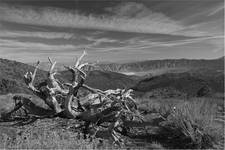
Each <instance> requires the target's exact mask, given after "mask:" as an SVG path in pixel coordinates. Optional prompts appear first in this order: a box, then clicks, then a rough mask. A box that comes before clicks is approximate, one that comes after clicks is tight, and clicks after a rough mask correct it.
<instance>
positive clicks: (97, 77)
mask: <svg viewBox="0 0 225 150" xmlns="http://www.w3.org/2000/svg"><path fill="white" fill-rule="evenodd" d="M0 70H1V72H0V94H7V93H27V94H30V93H31V92H30V91H29V90H28V89H27V87H26V85H25V83H24V81H23V76H24V74H25V73H26V72H30V71H32V72H33V70H34V67H33V66H30V65H27V64H24V63H20V62H16V61H10V60H6V59H0ZM46 75H47V72H46V71H43V70H38V71H37V77H36V78H35V82H36V83H39V82H41V81H43V80H45V79H46ZM57 77H58V78H59V80H61V81H62V80H63V81H67V82H68V81H69V80H70V79H71V74H70V73H69V72H68V71H62V72H60V75H58V76H57ZM85 83H86V84H88V85H90V86H92V87H94V88H99V89H102V90H106V89H116V88H128V87H131V86H133V85H134V84H135V83H136V81H135V80H134V79H132V78H131V77H129V76H126V75H123V74H120V73H115V72H108V71H105V72H103V71H97V70H94V71H90V72H89V73H88V77H87V80H86V81H85Z"/></svg>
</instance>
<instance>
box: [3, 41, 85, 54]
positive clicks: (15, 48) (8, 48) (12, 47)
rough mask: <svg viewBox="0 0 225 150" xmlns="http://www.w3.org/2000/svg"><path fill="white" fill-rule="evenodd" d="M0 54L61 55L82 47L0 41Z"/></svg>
mask: <svg viewBox="0 0 225 150" xmlns="http://www.w3.org/2000/svg"><path fill="white" fill-rule="evenodd" d="M0 46H1V49H0V54H1V55H3V54H6V53H17V52H27V53H54V52H57V53H60V52H61V53H63V52H66V51H76V50H79V49H80V48H83V46H82V45H79V46H75V45H69V44H67V45H49V44H43V43H37V42H19V41H17V40H7V39H0Z"/></svg>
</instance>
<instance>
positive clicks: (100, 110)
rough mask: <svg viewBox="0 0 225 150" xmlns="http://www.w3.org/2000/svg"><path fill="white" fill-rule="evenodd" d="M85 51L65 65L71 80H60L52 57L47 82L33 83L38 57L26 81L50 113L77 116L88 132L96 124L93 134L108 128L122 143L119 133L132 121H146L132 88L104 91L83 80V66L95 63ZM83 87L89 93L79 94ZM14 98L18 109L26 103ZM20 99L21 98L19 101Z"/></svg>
mask: <svg viewBox="0 0 225 150" xmlns="http://www.w3.org/2000/svg"><path fill="white" fill-rule="evenodd" d="M85 55H86V52H84V53H83V54H82V55H81V56H80V57H79V58H78V59H77V60H76V63H75V65H74V66H65V68H66V69H67V70H68V71H70V72H71V74H72V79H71V82H70V83H61V82H60V81H59V80H58V79H57V78H56V77H55V75H56V74H57V72H56V71H54V67H55V65H56V62H53V61H52V60H51V58H49V62H50V64H51V66H50V69H49V71H48V75H47V79H46V80H45V81H44V82H42V83H39V84H38V85H37V86H35V85H34V80H35V76H36V73H37V70H38V66H39V64H40V62H39V61H38V62H37V64H36V66H35V69H34V72H29V73H28V72H27V73H26V74H25V75H24V81H25V83H26V85H27V87H28V88H29V89H30V90H31V91H32V92H33V93H34V94H35V95H36V96H38V97H39V98H41V99H42V100H43V101H44V102H45V103H46V104H47V105H48V106H49V108H50V109H51V110H52V111H51V112H52V114H50V115H51V116H60V117H64V118H69V119H78V120H80V121H82V122H84V125H83V126H84V130H83V131H84V133H88V130H89V128H94V129H95V133H94V134H93V135H95V134H96V133H97V131H98V130H99V128H105V129H107V130H108V132H109V133H110V135H111V136H112V139H113V141H114V142H116V143H118V144H119V143H121V142H122V141H121V140H120V136H119V133H126V132H127V131H126V130H127V129H128V128H129V127H128V126H129V124H131V123H132V121H133V122H139V121H143V117H142V116H141V115H140V113H139V112H138V109H137V105H136V102H135V100H134V99H133V98H132V96H131V94H132V90H131V89H117V90H111V89H110V90H106V91H102V90H99V89H95V88H92V87H89V86H88V85H86V84H84V81H85V79H86V76H87V75H86V73H85V71H84V68H85V67H86V66H88V65H92V64H88V63H81V60H82V58H83V57H84V56H85ZM80 89H86V90H88V91H89V92H90V94H88V95H87V96H86V97H82V98H81V97H78V91H79V90H80ZM14 99H15V103H17V105H16V106H17V107H16V108H15V110H14V111H16V110H18V109H19V108H18V107H22V106H23V100H22V99H23V98H21V97H19V98H18V96H17V97H16V96H15V97H14ZM17 100H19V102H16V101H17ZM12 112H13V111H12ZM12 112H10V113H12ZM47 116H48V115H46V117H47ZM131 126H132V125H131Z"/></svg>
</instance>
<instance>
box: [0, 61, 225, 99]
mask: <svg viewBox="0 0 225 150" xmlns="http://www.w3.org/2000/svg"><path fill="white" fill-rule="evenodd" d="M217 61H218V60H217ZM217 61H216V62H214V63H215V64H211V66H214V67H215V68H212V67H211V68H210V67H207V66H205V68H197V67H196V68H194V69H193V68H192V69H190V70H186V71H185V72H182V73H164V74H161V75H157V76H151V75H150V76H142V77H138V76H128V75H124V74H121V73H116V72H111V71H100V70H93V71H89V73H88V76H87V79H86V81H85V83H86V84H87V85H89V86H91V87H94V88H99V89H102V90H107V89H117V88H133V89H134V90H135V91H136V93H142V94H144V93H148V92H152V91H157V92H158V91H160V90H161V91H162V92H161V93H160V94H163V93H166V92H168V89H170V90H171V89H172V90H175V91H178V92H181V93H184V94H186V95H188V96H201V95H202V92H203V95H204V92H206V94H207V92H212V93H218V92H219V93H223V92H224V72H223V69H222V70H221V64H220V63H218V62H217ZM219 62H221V61H219ZM216 66H218V67H216ZM218 68H219V69H218ZM0 70H1V72H0V94H6V93H27V94H30V93H31V92H30V91H29V90H28V89H27V87H26V85H25V83H24V81H23V75H24V74H25V73H26V72H27V71H33V70H34V67H32V66H29V65H27V64H23V63H20V62H15V61H10V60H6V59H0ZM46 75H47V72H46V71H42V70H38V72H37V78H36V79H35V82H36V83H39V82H40V81H43V80H44V79H46V78H45V77H46ZM57 77H58V78H59V80H61V81H62V80H63V81H64V82H68V81H69V80H70V79H71V74H70V72H68V71H62V72H60V75H58V76H57ZM165 89H166V90H165ZM199 91H200V94H199ZM201 91H202V92H201Z"/></svg>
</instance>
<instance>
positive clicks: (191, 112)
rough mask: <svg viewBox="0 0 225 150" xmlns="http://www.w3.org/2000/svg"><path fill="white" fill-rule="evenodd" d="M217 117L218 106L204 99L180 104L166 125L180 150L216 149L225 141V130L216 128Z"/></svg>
mask: <svg viewBox="0 0 225 150" xmlns="http://www.w3.org/2000/svg"><path fill="white" fill-rule="evenodd" d="M215 115H216V104H212V103H209V102H208V101H206V100H204V99H196V100H193V101H190V102H186V103H184V104H180V105H179V106H177V108H176V110H175V111H174V112H172V113H171V115H170V117H169V118H168V123H167V125H166V128H167V131H170V133H171V134H172V135H171V136H172V139H171V142H172V143H173V142H175V143H174V144H175V145H176V144H177V146H181V147H179V148H203V149H205V148H214V147H215V145H218V144H220V143H221V142H222V141H223V128H221V127H220V128H218V127H216V126H215V122H214V119H215ZM173 138H174V139H173ZM173 140H174V141H173Z"/></svg>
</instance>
